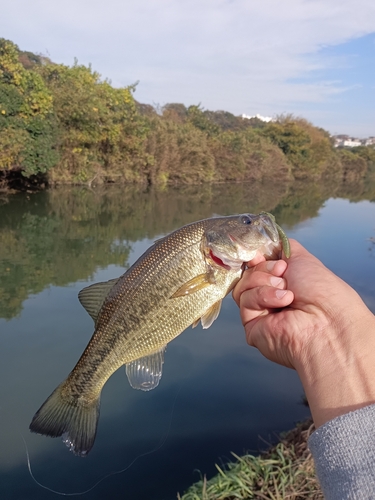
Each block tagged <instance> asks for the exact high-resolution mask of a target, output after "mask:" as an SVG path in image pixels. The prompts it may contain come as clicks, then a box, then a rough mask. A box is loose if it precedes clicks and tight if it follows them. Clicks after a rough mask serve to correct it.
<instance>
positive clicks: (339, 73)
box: [0, 0, 375, 137]
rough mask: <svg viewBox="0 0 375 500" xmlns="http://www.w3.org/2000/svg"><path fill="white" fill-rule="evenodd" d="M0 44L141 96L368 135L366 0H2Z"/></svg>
mask: <svg viewBox="0 0 375 500" xmlns="http://www.w3.org/2000/svg"><path fill="white" fill-rule="evenodd" d="M0 2H1V30H0V37H3V38H6V39H9V40H12V41H13V42H14V43H16V44H17V45H18V46H19V48H20V49H21V50H28V51H31V52H35V53H38V54H43V55H47V56H49V57H50V58H51V59H52V61H54V62H56V63H62V64H67V65H72V64H74V60H75V58H76V59H77V60H78V63H80V64H84V65H88V64H91V66H92V68H93V69H94V70H96V71H98V72H99V73H100V74H101V75H102V77H103V79H104V78H106V79H109V80H110V81H111V82H112V84H113V85H114V86H116V87H122V86H127V85H130V84H133V83H134V82H139V83H138V85H137V87H136V92H135V95H134V97H135V98H136V99H137V101H139V102H142V103H147V104H151V105H154V106H158V107H162V106H163V105H165V104H167V103H172V102H179V103H183V104H185V105H186V106H189V105H191V104H196V105H197V104H200V105H201V107H203V108H204V109H209V110H213V111H216V110H224V111H230V112H231V113H233V114H235V115H241V114H243V113H244V114H246V115H255V114H257V113H259V114H261V115H263V116H273V117H275V116H277V115H279V114H283V113H288V114H289V113H292V114H294V115H296V116H302V117H304V118H306V119H308V120H310V121H311V122H312V123H313V124H314V125H316V126H319V127H323V128H325V129H326V130H328V131H329V132H330V133H331V134H344V133H345V134H348V135H351V136H357V137H368V136H375V1H374V0H356V1H355V2H353V1H352V0H351V1H349V0H283V1H281V0H258V1H255V0H136V1H134V0H101V1H99V0H64V1H57V0H32V1H30V0H11V1H10V0H8V1H6V0H0Z"/></svg>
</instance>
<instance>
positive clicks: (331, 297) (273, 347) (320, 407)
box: [233, 240, 375, 425]
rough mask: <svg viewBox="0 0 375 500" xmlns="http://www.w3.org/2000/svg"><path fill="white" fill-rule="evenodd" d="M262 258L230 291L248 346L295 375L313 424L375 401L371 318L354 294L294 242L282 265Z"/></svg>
mask: <svg viewBox="0 0 375 500" xmlns="http://www.w3.org/2000/svg"><path fill="white" fill-rule="evenodd" d="M260 260H261V259H260V258H259V257H257V259H256V260H255V261H254V262H253V261H252V262H250V263H249V265H250V266H252V265H253V264H254V263H255V264H256V265H255V266H254V267H250V268H249V269H248V270H246V271H245V272H244V275H243V277H242V278H241V280H240V281H239V283H238V284H237V285H236V287H235V289H234V291H233V297H234V299H235V301H236V302H237V304H238V305H239V307H240V314H241V319H242V322H243V325H244V327H245V333H246V338H247V341H248V343H249V344H250V345H252V346H254V347H257V348H258V349H259V350H260V352H261V353H262V354H263V355H264V356H266V357H267V358H268V359H270V360H272V361H275V362H277V363H280V364H282V365H284V366H287V367H290V368H295V369H296V370H297V372H298V374H299V376H300V378H301V380H302V383H303V385H304V388H305V391H306V396H307V398H308V400H309V404H310V407H311V410H312V414H313V418H314V421H315V424H316V425H321V424H322V423H323V422H325V421H326V420H328V419H330V418H333V417H334V416H337V415H339V414H342V413H346V412H347V411H350V410H351V409H355V408H359V407H361V406H365V405H367V404H369V403H372V402H375V317H374V315H373V314H372V313H371V311H369V309H368V308H367V307H366V306H365V304H364V303H363V301H362V300H361V298H360V297H359V295H358V294H357V293H356V292H355V291H354V290H353V289H352V288H351V287H350V286H349V285H348V284H347V283H345V282H344V281H342V280H341V279H340V278H339V277H338V276H336V275H335V274H333V273H332V272H331V271H329V270H328V269H327V268H326V267H325V266H324V265H323V264H322V263H321V262H320V261H319V260H318V259H317V258H315V257H314V256H313V255H311V254H310V253H309V252H308V251H307V250H306V249H305V248H304V247H303V246H302V245H300V244H299V243H298V242H296V241H294V240H292V241H291V257H290V259H288V262H287V263H286V262H285V261H283V260H279V261H268V262H265V261H263V262H260ZM275 279H276V280H277V279H279V282H278V283H277V282H276V281H275Z"/></svg>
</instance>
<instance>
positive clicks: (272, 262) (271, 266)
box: [266, 260, 277, 271]
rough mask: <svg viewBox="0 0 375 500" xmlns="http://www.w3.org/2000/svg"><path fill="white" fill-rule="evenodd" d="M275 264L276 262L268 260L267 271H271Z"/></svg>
mask: <svg viewBox="0 0 375 500" xmlns="http://www.w3.org/2000/svg"><path fill="white" fill-rule="evenodd" d="M276 262H277V261H276V260H269V261H268V262H267V265H266V267H267V269H268V271H272V269H273V268H274V267H275V264H276Z"/></svg>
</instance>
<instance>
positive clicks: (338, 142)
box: [333, 135, 364, 148]
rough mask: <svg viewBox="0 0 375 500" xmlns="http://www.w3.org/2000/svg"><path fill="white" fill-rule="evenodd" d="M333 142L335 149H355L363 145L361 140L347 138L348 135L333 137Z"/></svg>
mask: <svg viewBox="0 0 375 500" xmlns="http://www.w3.org/2000/svg"><path fill="white" fill-rule="evenodd" d="M333 140H334V146H335V148H356V147H357V146H362V144H363V143H364V142H363V141H361V139H356V138H354V137H349V136H348V135H334V136H333Z"/></svg>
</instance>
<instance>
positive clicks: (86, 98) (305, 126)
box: [0, 39, 375, 187]
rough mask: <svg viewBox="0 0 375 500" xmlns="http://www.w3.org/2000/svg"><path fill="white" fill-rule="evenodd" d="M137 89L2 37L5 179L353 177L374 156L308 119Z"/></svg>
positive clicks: (1, 161)
mask: <svg viewBox="0 0 375 500" xmlns="http://www.w3.org/2000/svg"><path fill="white" fill-rule="evenodd" d="M135 89H136V85H130V86H128V87H124V88H114V87H112V86H111V84H110V82H108V81H107V80H103V79H101V77H100V75H99V74H98V73H97V72H95V71H93V70H92V68H91V67H85V66H83V65H79V64H78V62H77V61H76V62H75V63H74V65H73V66H72V67H69V66H65V65H62V64H55V63H53V62H52V61H51V60H50V59H48V58H46V57H43V56H39V55H36V54H32V53H31V52H22V51H21V50H19V48H18V47H17V46H16V45H15V44H14V43H13V42H11V41H9V40H5V39H0V186H1V183H2V184H3V185H4V186H5V187H6V186H9V185H12V182H13V181H19V180H20V175H22V176H23V179H27V182H28V184H29V185H30V183H31V184H32V183H34V184H38V183H39V184H42V183H43V185H45V184H47V183H48V184H50V185H51V184H52V185H53V184H62V183H69V184H88V185H91V184H93V183H96V184H100V183H105V182H117V183H137V184H147V185H161V186H163V185H166V184H201V183H212V182H215V183H217V182H225V181H253V180H260V179H267V178H269V179H275V178H277V179H278V181H279V182H282V181H290V180H293V179H311V180H317V179H320V178H328V179H329V178H331V179H335V180H336V181H341V180H345V181H346V182H356V181H358V180H359V179H362V178H363V177H364V176H365V175H366V173H367V169H368V167H369V165H371V164H373V163H374V161H375V158H374V157H375V153H374V149H373V148H370V147H367V148H364V147H361V148H355V149H353V150H352V151H337V150H335V149H334V148H333V146H332V144H331V140H330V137H329V134H328V133H327V132H326V131H324V130H322V129H319V128H316V127H314V126H313V125H311V124H310V123H309V122H307V121H306V120H304V119H301V118H295V117H293V116H289V115H288V116H280V117H278V119H277V120H276V121H275V122H270V123H267V124H266V123H264V122H262V121H260V120H258V119H256V118H254V119H251V120H247V119H242V118H241V117H238V116H234V115H233V114H231V113H229V112H226V111H215V112H214V111H208V110H203V109H202V108H201V107H200V106H196V105H193V106H189V107H186V106H184V105H183V104H179V103H171V104H167V105H166V106H164V107H163V108H162V109H159V110H158V111H156V110H155V109H154V108H153V107H152V106H148V105H144V104H140V103H138V102H137V101H136V100H135V99H134V91H135Z"/></svg>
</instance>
